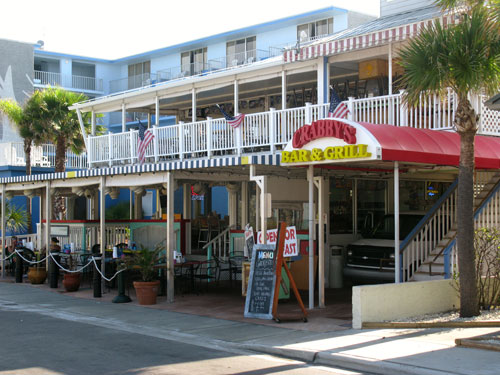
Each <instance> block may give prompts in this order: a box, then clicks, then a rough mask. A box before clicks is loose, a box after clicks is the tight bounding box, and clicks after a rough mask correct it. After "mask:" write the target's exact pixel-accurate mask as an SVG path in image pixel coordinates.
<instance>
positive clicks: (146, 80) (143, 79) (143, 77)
mask: <svg viewBox="0 0 500 375" xmlns="http://www.w3.org/2000/svg"><path fill="white" fill-rule="evenodd" d="M156 81H157V78H156V74H155V73H144V74H137V75H135V76H130V77H124V78H119V79H115V80H112V81H109V92H110V93H114V92H120V91H127V90H132V89H136V88H139V87H144V86H149V85H151V84H153V83H156Z"/></svg>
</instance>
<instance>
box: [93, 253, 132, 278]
mask: <svg viewBox="0 0 500 375" xmlns="http://www.w3.org/2000/svg"><path fill="white" fill-rule="evenodd" d="M92 261H93V262H94V266H95V269H96V270H97V272H99V274H100V275H101V277H102V278H103V279H104V280H106V281H107V282H110V281H111V280H113V279H114V278H115V277H116V276H118V274H119V273H121V272H123V271H125V269H121V270H119V271H117V272H116V273H115V274H114V275H113V276H112V277H111V278H110V279H108V278H107V277H106V276H104V275H103V274H102V272H101V270H100V269H99V267H97V263H96V261H95V258H94V257H92Z"/></svg>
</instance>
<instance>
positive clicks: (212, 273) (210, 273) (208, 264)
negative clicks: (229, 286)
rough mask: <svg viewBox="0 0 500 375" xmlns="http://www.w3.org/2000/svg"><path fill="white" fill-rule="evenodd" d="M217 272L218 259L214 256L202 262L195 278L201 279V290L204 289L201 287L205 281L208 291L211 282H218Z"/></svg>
mask: <svg viewBox="0 0 500 375" xmlns="http://www.w3.org/2000/svg"><path fill="white" fill-rule="evenodd" d="M217 274H218V269H217V261H216V260H215V259H214V258H212V259H209V260H205V261H203V262H201V263H200V264H199V265H198V268H197V270H196V273H195V275H194V278H195V280H198V281H199V286H200V288H199V290H201V289H202V288H201V287H202V285H203V283H205V285H206V291H207V292H208V285H209V283H211V282H213V281H215V282H217Z"/></svg>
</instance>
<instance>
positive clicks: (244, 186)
mask: <svg viewBox="0 0 500 375" xmlns="http://www.w3.org/2000/svg"><path fill="white" fill-rule="evenodd" d="M247 223H248V182H246V181H242V182H241V227H242V228H244V227H245V225H246V224H247Z"/></svg>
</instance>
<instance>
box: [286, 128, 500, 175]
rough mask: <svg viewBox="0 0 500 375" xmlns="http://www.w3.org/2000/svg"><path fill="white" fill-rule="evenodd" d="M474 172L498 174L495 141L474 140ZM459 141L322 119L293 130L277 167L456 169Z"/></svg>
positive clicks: (445, 134) (499, 143) (447, 134)
mask: <svg viewBox="0 0 500 375" xmlns="http://www.w3.org/2000/svg"><path fill="white" fill-rule="evenodd" d="M475 145H476V147H475V158H476V159H475V163H476V165H475V167H476V169H500V138H497V137H488V136H479V135H478V136H476V138H475ZM459 160H460V136H459V135H458V134H457V133H455V132H452V131H440V130H428V129H415V128H410V127H397V126H393V125H374V124H369V123H362V122H361V123H356V122H353V121H348V120H343V119H325V120H318V121H315V122H313V123H312V124H311V125H305V126H303V127H302V128H300V129H298V130H297V131H296V132H295V134H294V137H293V138H292V140H291V141H290V142H289V143H288V144H287V146H286V148H285V150H284V152H283V153H282V158H281V165H283V166H292V165H297V166H298V165H317V166H322V165H324V164H328V165H334V164H346V163H348V164H361V163H362V164H364V165H366V164H370V163H373V164H374V163H375V162H376V163H380V162H394V161H398V162H403V163H408V164H427V165H437V166H454V167H455V166H458V164H459Z"/></svg>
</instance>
